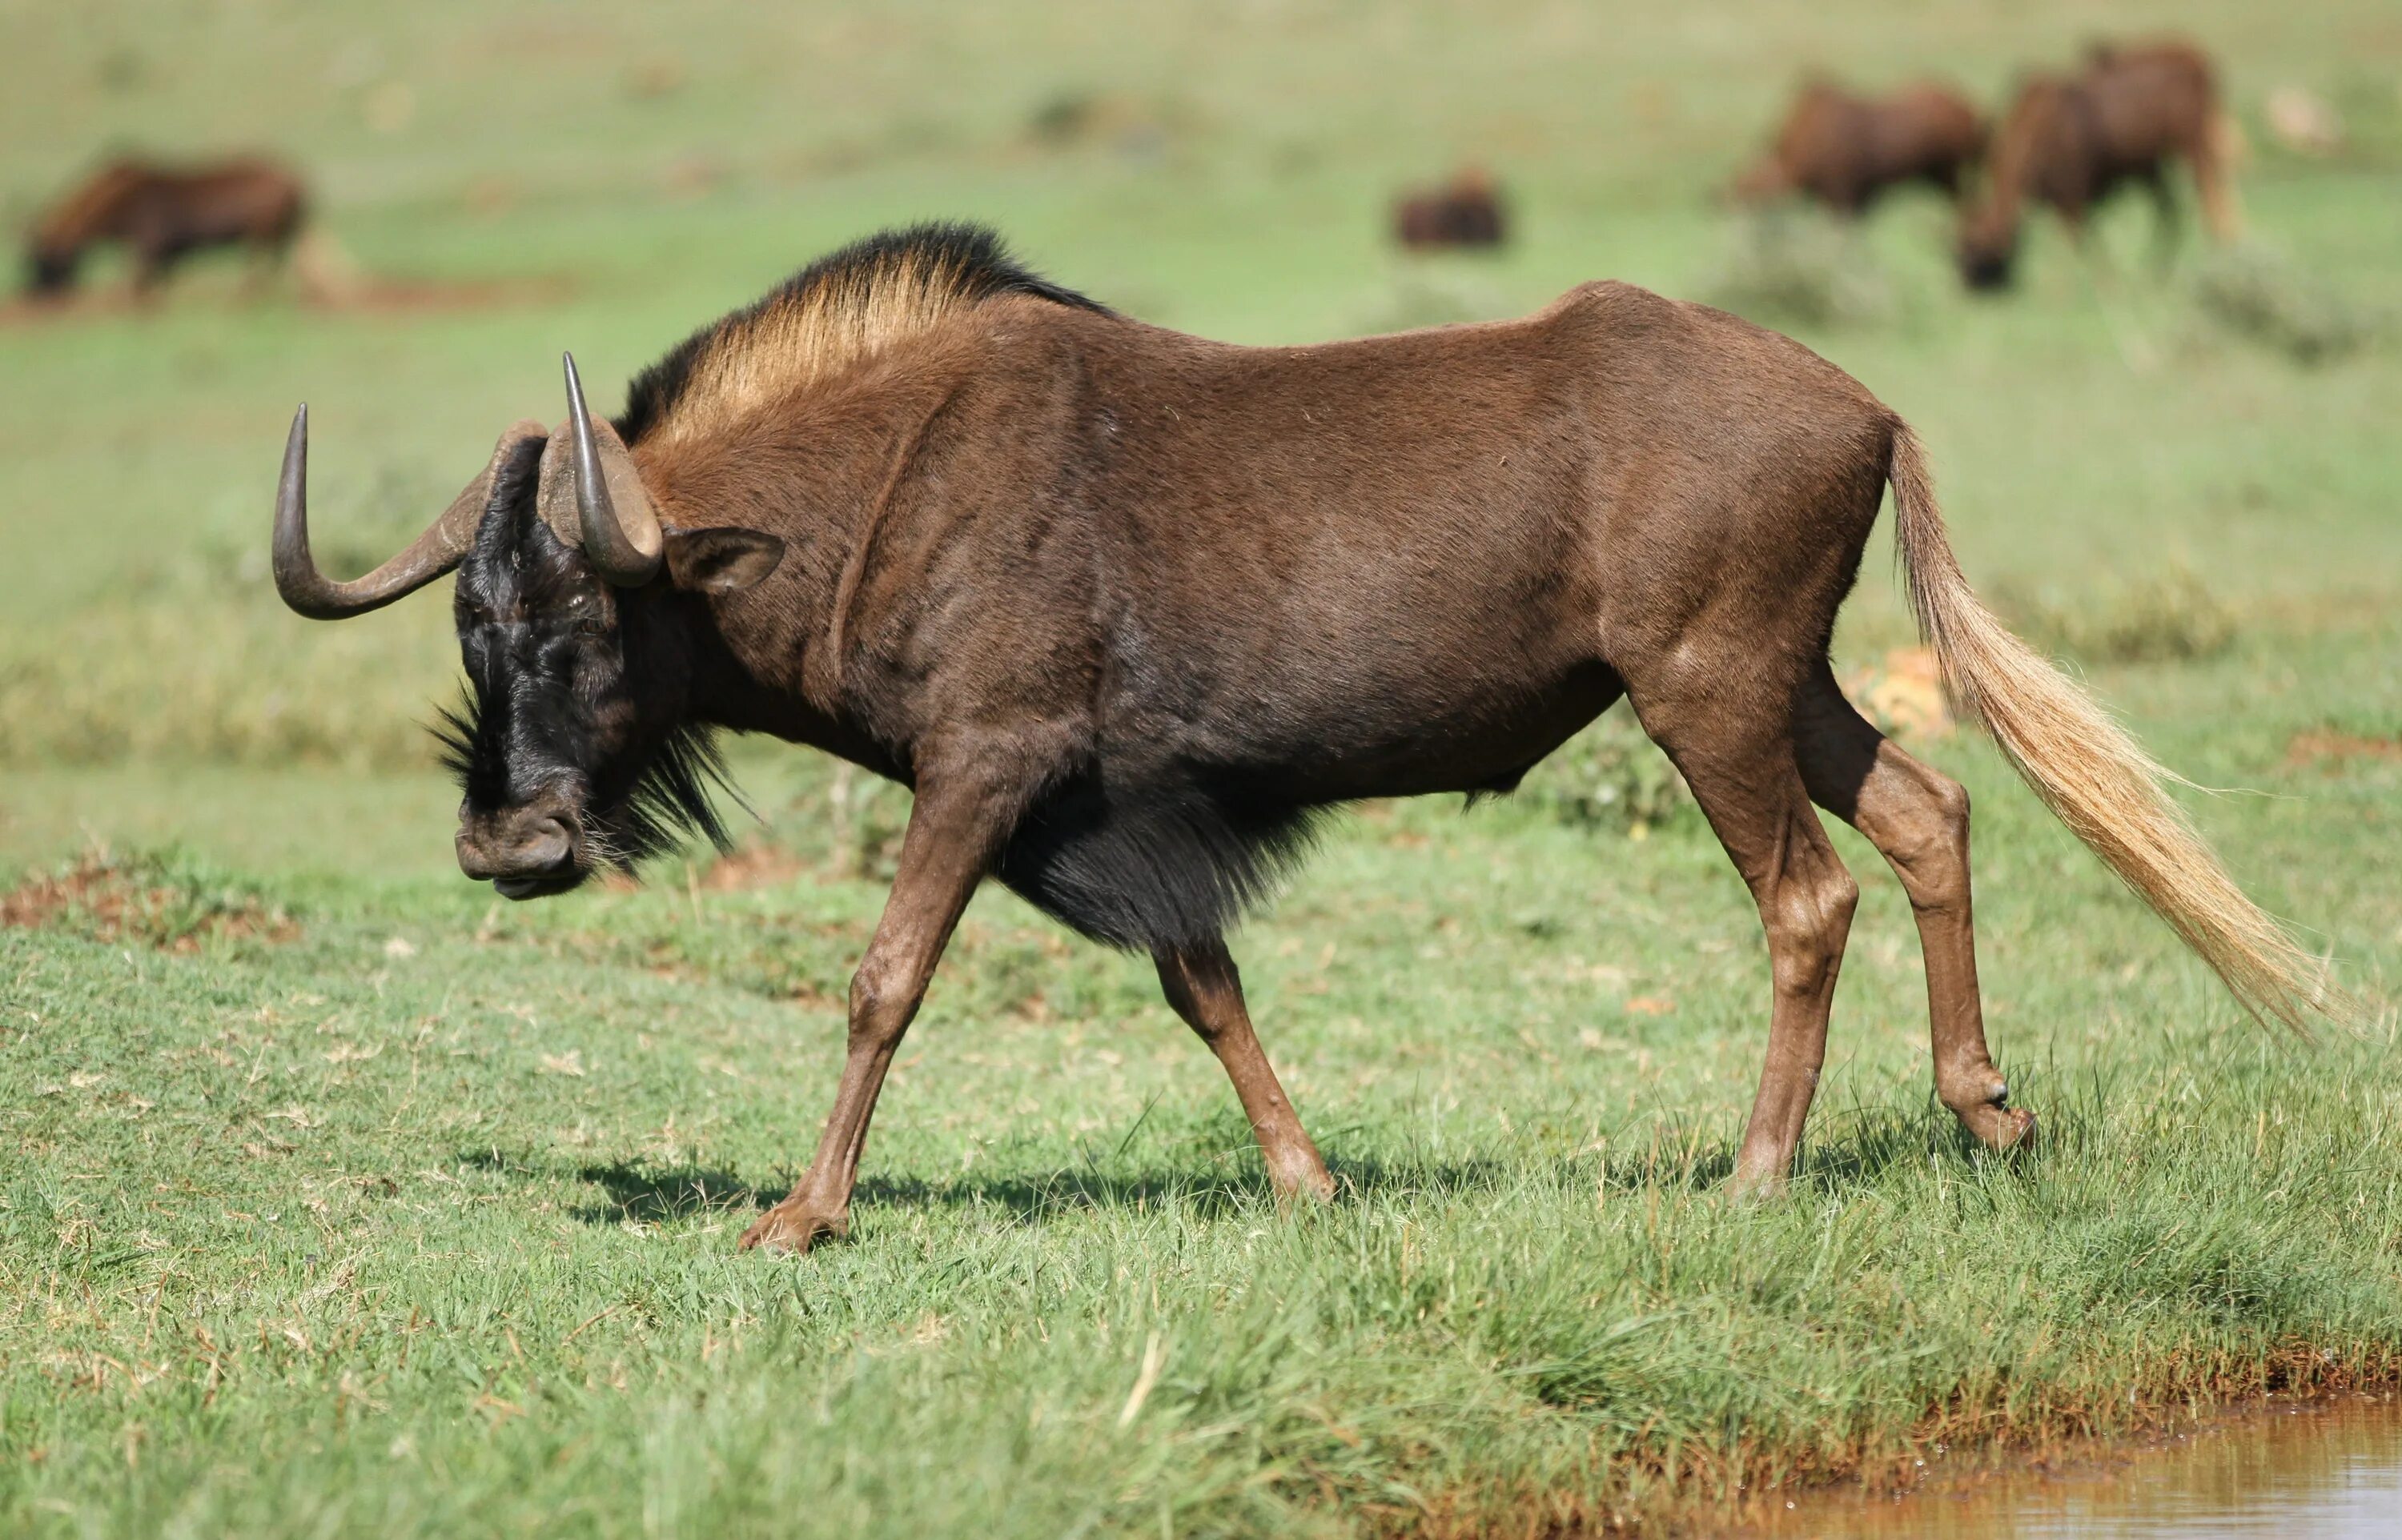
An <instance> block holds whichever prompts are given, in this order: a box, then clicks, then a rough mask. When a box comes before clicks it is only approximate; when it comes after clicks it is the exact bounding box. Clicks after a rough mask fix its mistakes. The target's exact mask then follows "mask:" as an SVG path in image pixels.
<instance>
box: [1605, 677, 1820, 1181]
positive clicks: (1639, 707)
mask: <svg viewBox="0 0 2402 1540" xmlns="http://www.w3.org/2000/svg"><path fill="white" fill-rule="evenodd" d="M1757 663H1758V660H1757V659H1753V660H1749V662H1748V666H1749V667H1754V668H1755V669H1756V667H1757ZM1745 667H1746V663H1745V662H1744V661H1743V660H1738V661H1737V662H1736V664H1735V665H1734V666H1732V667H1727V668H1723V669H1720V668H1708V669H1700V670H1695V671H1694V673H1693V674H1691V675H1689V676H1688V678H1689V679H1691V681H1692V682H1691V685H1690V686H1689V687H1686V688H1677V689H1670V690H1665V691H1663V690H1662V689H1661V688H1659V686H1658V685H1657V684H1653V685H1650V686H1649V687H1647V688H1643V689H1639V690H1638V689H1636V688H1635V681H1632V680H1630V681H1628V682H1629V694H1631V695H1632V696H1633V698H1634V701H1635V708H1636V713H1637V715H1639V716H1640V717H1641V718H1642V721H1643V728H1644V731H1645V732H1647V733H1649V734H1650V736H1651V738H1652V741H1653V742H1655V743H1657V744H1659V745H1660V747H1661V748H1663V749H1665V750H1667V753H1668V757H1669V758H1670V759H1671V760H1673V761H1675V762H1676V765H1677V770H1678V771H1679V772H1680V773H1682V774H1683V776H1684V777H1685V783H1686V784H1687V785H1688V786H1690V787H1691V788H1692V792H1693V800H1694V801H1695V802H1697V803H1699V804H1701V808H1702V812H1703V813H1704V815H1705V816H1706V817H1707V818H1709V820H1710V828H1711V829H1712V830H1714V831H1715V832H1717V834H1718V837H1719V844H1720V845H1722V846H1725V848H1726V853H1727V856H1728V857H1729V859H1732V861H1733V862H1734V866H1735V870H1736V871H1737V872H1739V873H1742V875H1743V880H1744V882H1745V884H1746V886H1747V887H1750V889H1751V896H1752V900H1753V901H1754V902H1755V903H1756V904H1758V905H1759V908H1760V926H1761V928H1763V929H1764V930H1766V931H1767V933H1768V959H1769V969H1770V973H1771V976H1772V979H1773V981H1774V997H1773V1003H1772V1005H1771V1007H1770V1013H1769V1021H1768V1057H1767V1062H1766V1064H1765V1065H1764V1066H1762V1068H1761V1070H1760V1091H1759V1093H1758V1095H1757V1096H1756V1097H1755V1098H1754V1100H1753V1102H1752V1107H1751V1121H1750V1123H1749V1125H1748V1126H1747V1127H1746V1129H1745V1131H1744V1136H1743V1148H1742V1149H1741V1150H1740V1151H1739V1152H1738V1153H1737V1155H1736V1157H1735V1166H1734V1184H1735V1186H1736V1187H1737V1188H1738V1189H1748V1190H1761V1189H1774V1188H1776V1187H1778V1186H1780V1185H1782V1183H1783V1182H1784V1180H1785V1177H1786V1175H1787V1173H1788V1172H1789V1171H1790V1170H1791V1169H1792V1165H1793V1157H1794V1155H1795V1153H1796V1152H1797V1151H1798V1150H1799V1149H1800V1148H1801V1144H1802V1123H1803V1122H1804V1121H1805V1120H1807V1118H1808V1117H1809V1115H1810V1100H1811V1097H1812V1096H1813V1095H1814V1094H1815V1093H1816V1091H1817V1089H1818V1072H1819V1070H1820V1068H1821V1067H1823V1066H1824V1065H1825V1063H1826V1059H1827V1013H1828V1011H1829V1008H1830V1007H1831V1006H1832V1005H1833V1003H1834V996H1835V976H1836V974H1837V972H1839V971H1840V970H1841V969H1842V967H1843V942H1844V939H1845V938H1846V937H1847V936H1848V935H1849V934H1850V932H1851V924H1852V908H1853V905H1854V904H1856V903H1857V901H1858V900H1859V887H1858V886H1857V884H1855V883H1854V882H1853V881H1852V877H1851V873H1848V872H1846V871H1844V870H1843V862H1842V861H1841V860H1840V859H1837V857H1836V855H1835V848H1834V846H1831V845H1829V843H1828V841H1827V832H1826V830H1825V829H1823V828H1821V827H1820V826H1819V823H1818V815H1817V814H1816V813H1815V812H1814V811H1813V810H1812V809H1811V806H1810V796H1809V791H1808V789H1807V788H1806V787H1805V786H1804V785H1803V784H1802V777H1801V774H1800V772H1799V771H1798V770H1797V769H1796V768H1795V763H1794V746H1793V739H1792V724H1791V712H1792V697H1791V694H1790V693H1789V691H1787V690H1784V689H1781V688H1778V687H1776V686H1775V685H1774V683H1773V682H1771V681H1763V680H1761V679H1760V678H1759V677H1758V676H1757V674H1756V672H1755V674H1754V676H1753V677H1750V678H1746V677H1745V672H1744V669H1745Z"/></svg>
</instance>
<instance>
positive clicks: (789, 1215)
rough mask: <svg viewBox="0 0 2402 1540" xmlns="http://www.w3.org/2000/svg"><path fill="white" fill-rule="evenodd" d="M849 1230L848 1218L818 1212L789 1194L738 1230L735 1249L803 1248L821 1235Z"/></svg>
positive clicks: (837, 1235)
mask: <svg viewBox="0 0 2402 1540" xmlns="http://www.w3.org/2000/svg"><path fill="white" fill-rule="evenodd" d="M849 1233H850V1218H849V1216H848V1215H843V1214H821V1213H819V1212H818V1211H817V1210H816V1209H815V1208H813V1207H811V1206H810V1205H808V1204H807V1203H794V1202H793V1200H791V1199H790V1198H787V1199H785V1200H784V1201H783V1202H782V1203H778V1204H777V1205H776V1206H775V1207H773V1208H771V1209H769V1210H768V1211H767V1212H766V1213H765V1214H762V1215H760V1216H759V1218H758V1222H757V1223H755V1224H753V1225H752V1227H751V1228H750V1229H748V1230H746V1231H743V1232H742V1239H741V1240H740V1241H739V1242H738V1243H737V1244H736V1246H735V1249H736V1250H738V1251H766V1252H803V1251H807V1250H808V1249H809V1245H810V1243H812V1242H814V1241H815V1240H817V1238H818V1237H819V1236H821V1235H823V1236H827V1237H830V1238H832V1239H834V1240H837V1241H839V1240H841V1239H842V1238H843V1237H844V1236H846V1235H848V1234H849Z"/></svg>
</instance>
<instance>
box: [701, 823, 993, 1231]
mask: <svg viewBox="0 0 2402 1540" xmlns="http://www.w3.org/2000/svg"><path fill="white" fill-rule="evenodd" d="M1005 814H1006V804H1004V803H1003V801H1002V799H1001V798H999V797H998V796H995V795H993V794H992V793H991V791H990V790H989V789H988V787H987V786H984V785H983V784H981V783H978V784H977V785H976V787H975V789H974V790H969V789H968V788H967V787H966V786H964V785H958V784H946V783H944V782H943V781H942V780H940V779H938V778H936V777H931V776H921V778H920V779H919V781H918V800H917V802H916V804H914V805H913V806H912V807H911V808H910V810H909V827H908V830H907V832H905V833H904V835H903V836H902V840H901V862H900V870H899V872H898V873H895V875H894V876H893V879H892V890H891V892H890V895H888V896H887V897H886V899H885V901H884V914H883V917H882V918H881V919H879V920H877V924H876V935H875V938H874V939H873V940H871V941H870V942H868V943H867V955H866V956H863V957H862V958H861V959H860V964H859V971H858V972H856V973H854V974H852V975H851V979H850V1042H849V1056H848V1057H847V1058H845V1060H844V1061H843V1066H842V1084H841V1087H840V1089H838V1090H837V1091H836V1092H835V1101H834V1114H833V1116H831V1117H829V1118H828V1119H827V1120H826V1125H825V1133H824V1134H822V1135H821V1137H820V1138H819V1140H818V1152H817V1156H816V1158H815V1159H813V1160H812V1161H810V1162H809V1169H808V1172H807V1173H806V1174H804V1175H803V1176H802V1177H801V1179H800V1180H799V1181H798V1182H796V1183H794V1186H793V1190H792V1192H791V1194H790V1195H789V1196H788V1197H786V1198H785V1199H784V1201H783V1202H781V1203H778V1204H777V1205H776V1206H775V1207H773V1208H771V1209H769V1210H768V1211H767V1212H766V1213H765V1214H763V1215H761V1216H760V1217H759V1220H758V1222H757V1223H756V1224H754V1225H752V1227H751V1228H750V1229H749V1230H747V1231H744V1232H743V1235H742V1242H741V1247H742V1249H743V1250H745V1251H748V1250H750V1249H751V1248H752V1247H753V1246H764V1247H766V1249H767V1250H769V1251H807V1250H808V1247H809V1243H810V1242H811V1241H813V1240H815V1239H816V1238H817V1237H818V1236H820V1235H821V1234H822V1235H833V1236H835V1237H836V1238H840V1237H841V1236H843V1235H844V1234H846V1233H848V1232H849V1228H850V1189H851V1186H852V1184H853V1183H854V1182H856V1181H857V1180H858V1178H859V1153H860V1150H861V1149H862V1148H864V1147H865V1145H866V1143H867V1123H868V1120H869V1119H870V1118H872V1117H873V1116H875V1113H876V1094H877V1092H878V1091H879V1090H881V1089H882V1088H883V1085H884V1071H885V1070H886V1068H887V1067H889V1066H890V1065H891V1063H892V1055H893V1053H894V1052H895V1051H897V1050H898V1049H899V1048H900V1046H901V1037H902V1034H904V1033H905V1032H907V1031H908V1030H909V1023H910V1021H911V1020H912V1019H913V1018H914V1017H916V1015H917V1014H918V1001H920V1000H922V999H923V998H925V995H926V982H927V980H929V979H930V978H932V976H933V972H934V964H935V963H936V962H937V961H939V960H940V959H941V957H942V955H943V948H944V946H945V945H946V943H947V942H949V941H950V939H951V928H952V927H954V926H956V925H957V924H959V914H960V912H961V911H962V910H964V909H966V908H967V905H968V900H969V899H970V898H972V897H973V896H974V893H975V889H976V884H977V883H978V882H980V881H982V880H983V878H984V874H985V870H986V868H987V866H988V865H989V864H990V862H991V859H992V854H993V852H994V850H996V849H997V848H998V847H999V846H1000V843H1001V837H1002V835H1003V834H1004V833H1005V832H1006V818H1005Z"/></svg>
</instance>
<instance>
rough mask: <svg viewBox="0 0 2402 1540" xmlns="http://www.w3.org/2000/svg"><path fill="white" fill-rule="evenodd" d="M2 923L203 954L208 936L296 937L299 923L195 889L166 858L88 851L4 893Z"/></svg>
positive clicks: (243, 900) (234, 896)
mask: <svg viewBox="0 0 2402 1540" xmlns="http://www.w3.org/2000/svg"><path fill="white" fill-rule="evenodd" d="M0 926H14V927H17V928H21V929H28V930H33V929H56V930H66V931H71V932H73V933H76V934H78V935H82V936H85V937H88V938H90V940H93V941H98V942H109V943H112V944H113V943H116V942H128V941H131V942H140V943H142V944H143V945H145V946H150V947H155V948H157V949H158V950H159V951H161V952H174V953H181V954H185V955H189V954H191V953H195V952H198V951H199V950H200V946H201V943H202V942H206V941H213V940H214V941H263V942H274V943H282V942H292V941H297V940H298V939H299V937H300V927H299V924H298V922H297V921H295V920H294V919H293V918H292V916H290V915H289V914H285V913H284V912H283V910H281V909H277V908H271V907H269V905H267V904H265V903H263V902H261V901H259V900H258V899H257V898H256V897H255V896H253V895H250V894H245V893H234V892H228V891H224V890H221V889H220V890H214V891H213V890H210V889H207V888H201V887H193V886H191V885H188V884H185V883H179V882H176V881H174V880H173V879H172V877H171V876H170V874H169V873H166V872H165V871H164V870H163V868H162V866H161V865H160V863H158V862H155V861H146V860H139V859H135V860H120V859H117V858H115V857H113V856H107V855H91V856H86V857H84V858H83V859H80V860H78V861H76V863H75V864H74V865H72V866H69V867H65V868H62V870H60V871H57V872H49V873H34V874H32V875H29V876H27V877H26V878H25V880H24V881H23V882H21V883H19V884H18V885H17V886H16V887H14V888H13V889H11V890H10V891H8V892H7V893H6V894H0Z"/></svg>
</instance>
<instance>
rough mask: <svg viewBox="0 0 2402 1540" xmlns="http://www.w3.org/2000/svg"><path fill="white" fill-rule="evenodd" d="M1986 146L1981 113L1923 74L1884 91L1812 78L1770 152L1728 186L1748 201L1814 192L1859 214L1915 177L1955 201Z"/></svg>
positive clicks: (1824, 200) (1740, 199) (1833, 205)
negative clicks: (1856, 90)
mask: <svg viewBox="0 0 2402 1540" xmlns="http://www.w3.org/2000/svg"><path fill="white" fill-rule="evenodd" d="M1984 151H1985V124H1984V120H1983V119H1982V118H1981V117H1978V116H1977V109H1976V108H1974V107H1972V106H1970V105H1969V104H1968V103H1967V99H1966V98H1964V97H1962V96H1961V95H1960V93H1959V92H1957V91H1955V90H1953V89H1950V88H1949V87H1946V86H1941V85H1937V84H1935V83H1932V82H1925V83H1921V84H1918V85H1912V86H1904V87H1902V88H1901V89H1898V90H1896V91H1894V92H1892V93H1890V94H1889V95H1885V96H1855V95H1853V94H1852V93H1851V92H1849V91H1847V90H1845V89H1843V88H1842V87H1841V86H1838V85H1836V84H1834V83H1833V82H1831V81H1829V80H1824V79H1812V80H1809V81H1806V82H1804V83H1803V85H1802V90H1801V93H1800V94H1799V95H1798V96H1796V97H1795V98H1794V100H1793V106H1792V110H1791V111H1789V112H1788V113H1787V114H1786V115H1785V121H1784V123H1783V125H1782V126H1781V127H1779V128H1778V129H1777V131H1776V141H1775V143H1774V144H1772V145H1770V146H1769V150H1768V153H1767V154H1766V155H1765V156H1763V157H1761V158H1760V160H1759V162H1758V163H1757V164H1755V165H1754V166H1753V167H1752V168H1751V169H1750V170H1749V171H1746V172H1744V173H1743V174H1742V175H1741V176H1739V177H1737V178H1736V179H1735V181H1734V184H1733V186H1732V187H1730V188H1729V189H1728V190H1729V191H1730V193H1732V196H1733V197H1734V199H1736V200H1737V201H1738V202H1744V203H1764V202H1768V201H1770V200H1772V199H1779V198H1787V197H1792V196H1795V195H1801V196H1803V197H1809V198H1815V199H1818V200H1819V201H1820V202H1822V203H1824V204H1826V205H1827V206H1828V207H1829V208H1830V209H1833V210H1834V211H1835V212H1836V213H1840V214H1843V215H1845V216H1847V217H1857V216H1858V215H1860V214H1863V213H1867V212H1868V210H1869V207H1870V205H1871V204H1873V203H1874V202H1875V201H1876V200H1877V199H1878V198H1879V197H1880V196H1881V195H1882V194H1884V193H1885V192H1886V191H1888V190H1890V189H1891V188H1894V187H1898V186H1902V185H1904V184H1906V183H1911V182H1925V183H1927V184H1929V185H1931V186H1936V187H1939V188H1940V189H1942V191H1943V192H1944V193H1945V194H1946V195H1947V196H1949V197H1950V198H1952V199H1953V200H1954V201H1957V200H1958V199H1959V198H1960V196H1961V194H1962V192H1963V191H1964V190H1965V188H1966V186H1967V181H1966V179H1967V175H1968V172H1970V170H1971V169H1973V168H1974V167H1975V165H1976V163H1977V159H1978V158H1979V157H1980V156H1981V155H1983V154H1984Z"/></svg>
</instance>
